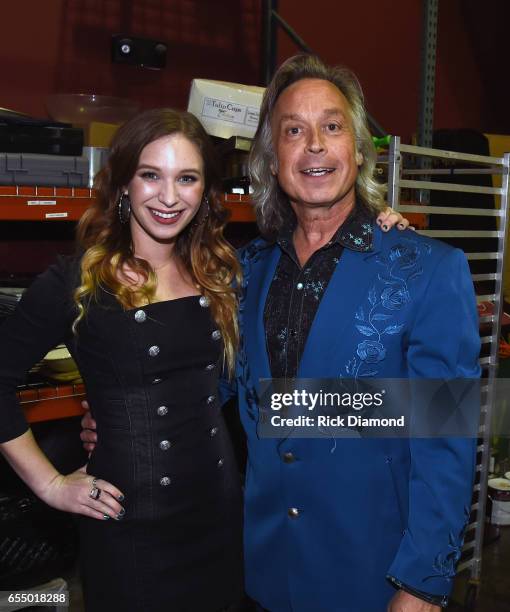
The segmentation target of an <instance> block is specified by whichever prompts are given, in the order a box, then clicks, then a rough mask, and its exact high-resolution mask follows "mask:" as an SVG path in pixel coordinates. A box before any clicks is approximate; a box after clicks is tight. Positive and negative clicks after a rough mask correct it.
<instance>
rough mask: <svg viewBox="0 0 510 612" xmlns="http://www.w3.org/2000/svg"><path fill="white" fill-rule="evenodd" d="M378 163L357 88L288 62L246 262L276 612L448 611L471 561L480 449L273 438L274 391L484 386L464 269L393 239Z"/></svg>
mask: <svg viewBox="0 0 510 612" xmlns="http://www.w3.org/2000/svg"><path fill="white" fill-rule="evenodd" d="M374 160H375V151H374V149H373V145H372V142H371V139H370V134H369V132H368V129H367V126H366V118H365V111H364V108H363V102H362V96H361V92H360V90H359V86H358V83H357V81H356V79H355V77H353V75H352V74H350V73H349V72H348V71H345V70H342V69H335V68H328V67H327V66H325V65H324V64H322V63H321V62H320V61H319V60H318V59H317V58H314V57H311V56H297V57H295V58H291V59H290V60H288V61H287V62H285V63H284V64H283V65H282V66H281V67H280V69H279V70H278V72H277V73H276V74H275V76H274V78H273V80H272V82H271V84H270V85H269V87H268V88H267V90H266V93H265V96H264V101H263V104H262V108H261V115H260V124H259V128H258V131H257V135H256V138H255V143H254V147H253V151H252V158H251V173H252V179H253V185H254V189H255V193H254V198H253V199H254V202H255V206H256V211H257V219H258V223H259V227H260V229H261V233H262V235H263V236H264V238H263V239H257V240H256V241H254V242H253V243H251V244H250V245H248V247H246V248H245V249H244V250H243V251H242V253H241V261H242V263H243V271H244V283H243V295H242V298H241V306H240V329H241V347H240V350H239V359H238V365H237V379H236V382H237V392H238V397H239V408H240V414H241V420H242V423H243V426H244V428H245V431H246V435H247V442H248V465H247V475H246V489H245V559H246V563H245V572H246V589H247V592H248V595H250V596H251V597H252V598H253V599H254V600H255V601H257V602H258V604H259V606H260V608H261V610H269V611H270V612H382V611H383V610H386V609H387V610H389V611H390V612H404V611H405V612H432V611H434V610H439V606H440V605H444V604H445V603H446V600H447V595H448V593H449V591H450V589H451V583H452V578H453V576H454V574H455V564H456V561H457V560H458V558H459V556H460V547H461V545H462V533H463V529H464V527H465V524H466V519H467V516H468V514H469V510H468V509H469V504H470V498H471V489H472V479H473V472H474V441H473V440H470V439H460V438H458V439H414V440H413V439H403V438H399V439H396V438H387V439H368V438H361V439H355V438H350V439H339V440H337V441H336V443H335V442H334V441H332V440H331V438H328V437H323V438H314V439H300V438H294V437H291V436H289V437H287V438H283V439H268V438H261V437H259V434H258V431H257V426H258V419H259V406H258V397H259V391H260V386H259V384H260V383H259V381H260V379H264V378H287V379H294V378H296V377H297V378H338V377H339V376H343V377H351V378H356V377H358V376H359V377H361V376H377V377H381V378H382V377H384V378H405V377H423V378H434V377H435V378H455V377H459V376H464V377H476V376H478V375H479V370H478V364H477V358H478V353H479V338H478V331H477V314H476V308H475V301H474V296H473V289H472V283H471V279H470V276H469V270H468V267H467V264H466V262H465V259H464V257H463V255H462V254H461V253H460V252H459V251H457V250H454V249H452V248H450V247H448V246H446V245H444V244H442V243H439V242H434V241H431V240H427V239H426V238H423V237H420V236H417V235H415V234H414V233H412V232H409V231H405V232H403V233H398V232H394V231H393V232H389V233H383V232H382V231H381V229H380V228H379V227H377V225H376V224H375V223H374V218H375V216H376V214H377V212H378V211H379V210H380V209H381V206H382V203H383V200H382V197H381V187H380V186H379V185H378V184H377V183H376V182H375V181H374V179H373V169H374ZM371 313H376V314H377V315H378V317H375V318H371V317H372V314H371ZM460 322H461V323H460ZM389 325H391V329H389V328H388V326H389ZM224 391H225V394H226V395H228V394H229V393H232V392H233V390H232V389H231V388H229V387H228V385H225V388H224ZM85 424H86V425H87V426H89V425H90V422H88V421H85Z"/></svg>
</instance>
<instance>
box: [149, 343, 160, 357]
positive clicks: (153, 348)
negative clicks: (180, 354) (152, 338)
mask: <svg viewBox="0 0 510 612" xmlns="http://www.w3.org/2000/svg"><path fill="white" fill-rule="evenodd" d="M148 352H149V357H157V356H158V355H159V346H158V345H157V344H155V345H154V346H151V347H150V348H149V351H148Z"/></svg>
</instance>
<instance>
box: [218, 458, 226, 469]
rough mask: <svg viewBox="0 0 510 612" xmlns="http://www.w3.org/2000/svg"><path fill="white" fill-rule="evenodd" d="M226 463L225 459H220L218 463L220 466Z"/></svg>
mask: <svg viewBox="0 0 510 612" xmlns="http://www.w3.org/2000/svg"><path fill="white" fill-rule="evenodd" d="M224 463H225V459H218V463H217V464H216V465H217V466H218V467H219V468H220V467H223V464H224Z"/></svg>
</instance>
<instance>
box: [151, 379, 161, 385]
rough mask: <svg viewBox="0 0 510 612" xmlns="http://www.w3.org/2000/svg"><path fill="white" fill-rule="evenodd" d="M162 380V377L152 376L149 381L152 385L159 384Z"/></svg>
mask: <svg viewBox="0 0 510 612" xmlns="http://www.w3.org/2000/svg"><path fill="white" fill-rule="evenodd" d="M162 380H163V379H162V378H153V379H152V381H151V383H152V384H153V385H159V383H160V382H161V381H162Z"/></svg>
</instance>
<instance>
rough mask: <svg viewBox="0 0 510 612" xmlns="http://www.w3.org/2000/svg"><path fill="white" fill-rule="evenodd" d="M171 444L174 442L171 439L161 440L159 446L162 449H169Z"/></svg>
mask: <svg viewBox="0 0 510 612" xmlns="http://www.w3.org/2000/svg"><path fill="white" fill-rule="evenodd" d="M171 446H172V443H171V442H170V440H161V442H160V443H159V448H160V449H161V450H168V449H169V448H170V447H171Z"/></svg>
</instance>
